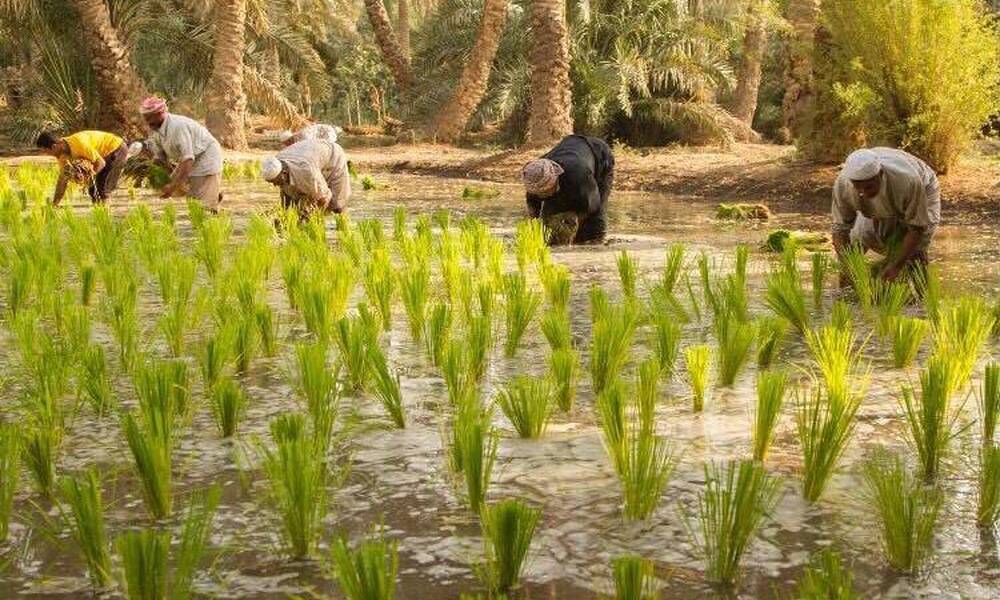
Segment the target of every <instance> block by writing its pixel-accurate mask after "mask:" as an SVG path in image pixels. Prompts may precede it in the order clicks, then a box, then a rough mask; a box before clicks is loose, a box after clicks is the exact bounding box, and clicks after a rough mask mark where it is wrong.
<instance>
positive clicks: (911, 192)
mask: <svg viewBox="0 0 1000 600" xmlns="http://www.w3.org/2000/svg"><path fill="white" fill-rule="evenodd" d="M908 187H909V189H908V190H907V194H906V196H905V198H903V202H904V204H903V206H902V207H901V208H902V211H901V212H902V213H903V218H904V219H905V221H906V224H907V225H909V226H910V227H919V228H921V229H930V228H934V227H936V226H937V224H938V222H940V220H941V193H940V191H939V189H938V186H937V185H936V184H935V185H930V186H928V185H925V184H924V183H923V182H922V181H914V182H913V184H912V185H910V186H908Z"/></svg>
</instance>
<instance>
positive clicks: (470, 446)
mask: <svg viewBox="0 0 1000 600" xmlns="http://www.w3.org/2000/svg"><path fill="white" fill-rule="evenodd" d="M491 416H492V415H491V414H490V413H489V412H484V411H483V410H482V408H481V406H480V404H479V401H478V398H476V396H475V395H474V394H473V395H471V396H469V397H468V399H467V400H466V401H463V402H462V403H461V404H460V405H459V407H458V410H456V412H455V421H454V424H453V425H452V456H453V459H452V463H453V465H452V466H453V468H455V470H456V472H459V473H461V474H462V477H463V479H464V480H465V501H466V504H467V505H468V507H469V509H470V510H471V511H472V512H474V513H476V514H480V513H481V512H482V509H483V507H484V506H485V505H486V495H487V493H488V491H489V487H490V481H491V478H492V476H493V465H494V464H495V463H496V457H497V447H498V445H499V442H500V434H499V432H498V431H497V430H496V429H495V428H494V427H493V426H492V425H491V424H490V417H491Z"/></svg>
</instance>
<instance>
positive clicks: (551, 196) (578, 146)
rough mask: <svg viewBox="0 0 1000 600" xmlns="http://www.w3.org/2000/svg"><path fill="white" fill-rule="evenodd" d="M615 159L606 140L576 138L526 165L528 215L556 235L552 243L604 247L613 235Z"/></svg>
mask: <svg viewBox="0 0 1000 600" xmlns="http://www.w3.org/2000/svg"><path fill="white" fill-rule="evenodd" d="M614 170H615V159H614V156H612V154H611V148H610V147H609V146H608V144H607V143H606V142H605V141H604V140H600V139H597V138H592V137H586V136H582V135H571V136H568V137H566V138H564V139H563V140H562V141H561V142H559V144H558V145H557V146H556V147H555V148H553V149H552V150H550V151H549V152H548V153H546V154H545V155H544V156H542V157H541V158H539V159H536V160H533V161H531V162H529V163H528V164H526V165H524V169H523V170H522V171H521V179H522V180H523V181H524V188H525V191H526V192H527V201H528V214H529V215H530V216H531V218H533V219H537V218H541V219H542V220H543V221H544V222H545V224H546V225H547V226H549V228H550V229H551V230H552V237H551V239H550V243H552V244H565V243H569V242H570V241H572V243H574V244H586V243H599V242H603V241H604V236H605V233H606V231H607V207H608V197H609V196H610V195H611V183H612V180H613V179H614Z"/></svg>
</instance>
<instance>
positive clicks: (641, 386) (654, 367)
mask: <svg viewBox="0 0 1000 600" xmlns="http://www.w3.org/2000/svg"><path fill="white" fill-rule="evenodd" d="M638 371H639V373H638V377H637V378H636V386H635V389H636V396H635V398H636V408H637V409H638V415H639V422H640V424H641V427H642V428H643V429H649V430H653V429H654V428H655V424H656V405H657V404H658V403H659V400H660V363H659V362H658V361H657V360H656V358H655V357H654V358H649V359H647V360H645V361H643V362H642V363H641V364H640V365H639V369H638Z"/></svg>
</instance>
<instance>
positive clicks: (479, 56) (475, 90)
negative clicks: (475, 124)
mask: <svg viewBox="0 0 1000 600" xmlns="http://www.w3.org/2000/svg"><path fill="white" fill-rule="evenodd" d="M506 20H507V0H484V2H483V19H482V23H481V24H480V27H479V33H478V35H477V36H476V42H475V44H474V45H473V46H472V51H471V52H470V53H469V58H468V59H467V60H466V62H465V66H464V67H463V69H462V75H461V76H460V77H459V80H458V83H457V84H456V85H455V90H454V92H453V93H452V96H451V98H450V99H449V100H448V101H447V103H446V104H445V105H444V107H442V109H441V110H440V112H439V113H438V116H437V119H436V120H435V123H434V127H433V129H434V135H435V136H436V137H437V138H438V139H439V140H440V141H445V142H448V141H453V140H454V139H455V138H457V137H458V136H459V135H460V134H461V133H462V131H463V130H464V129H465V126H466V125H467V124H468V122H469V118H470V117H472V113H473V112H475V110H476V107H477V106H479V103H480V102H481V101H482V99H483V95H484V94H485V93H486V85H487V83H488V82H489V78H490V70H491V67H492V65H493V58H494V57H495V56H496V53H497V48H498V47H499V46H500V37H501V35H502V34H503V27H504V23H505V22H506Z"/></svg>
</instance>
